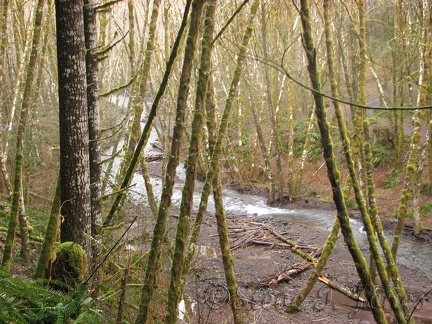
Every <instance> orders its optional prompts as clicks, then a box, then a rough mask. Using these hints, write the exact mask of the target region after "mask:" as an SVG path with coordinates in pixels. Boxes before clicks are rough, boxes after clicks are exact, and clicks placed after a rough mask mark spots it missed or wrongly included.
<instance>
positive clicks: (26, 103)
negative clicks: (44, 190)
mask: <svg viewBox="0 0 432 324" xmlns="http://www.w3.org/2000/svg"><path fill="white" fill-rule="evenodd" d="M34 5H35V7H34V9H35V10H36V13H35V19H34V25H33V34H32V35H29V39H30V44H29V46H30V54H29V55H30V57H29V61H28V65H26V66H25V69H26V70H27V73H26V74H25V75H23V84H24V87H23V93H22V97H23V101H22V103H21V107H20V108H21V109H20V111H21V112H20V121H19V125H18V133H17V139H16V153H15V154H16V155H15V169H14V189H13V194H12V206H11V214H10V220H9V228H8V234H7V237H6V243H5V250H4V253H3V261H2V266H3V267H5V268H6V269H9V268H10V262H11V258H12V246H13V243H14V237H15V229H16V226H17V225H18V219H19V223H20V227H21V235H22V240H21V244H22V247H21V256H22V257H23V258H24V260H26V259H28V257H29V246H28V244H29V242H28V237H29V233H28V226H27V219H26V218H23V217H25V213H24V214H23V213H20V208H24V206H20V202H23V200H21V199H20V198H22V197H21V195H22V192H23V188H22V177H23V168H24V136H25V132H26V127H27V119H28V115H29V110H30V108H31V104H32V101H33V96H34V84H35V80H36V70H37V69H36V65H37V63H38V53H39V44H40V40H41V26H42V18H43V11H44V6H45V1H44V0H39V1H37V2H36V3H35V4H34ZM23 67H24V66H23ZM19 90H20V89H17V90H16V91H19ZM20 216H21V217H20Z"/></svg>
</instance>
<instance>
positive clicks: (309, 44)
mask: <svg viewBox="0 0 432 324" xmlns="http://www.w3.org/2000/svg"><path fill="white" fill-rule="evenodd" d="M300 17H301V20H302V25H303V45H304V48H305V52H306V55H307V59H308V63H309V64H308V70H309V76H310V79H311V83H312V87H313V89H314V90H315V91H317V92H313V96H314V100H315V109H316V114H317V118H318V126H319V129H320V133H321V144H322V146H323V151H324V153H323V154H324V158H325V161H326V165H327V172H328V178H329V180H330V183H331V185H332V190H333V200H334V202H335V205H336V209H337V212H338V214H337V215H338V219H339V222H340V225H341V230H342V234H343V236H344V240H345V243H346V244H347V246H348V249H349V252H350V253H351V255H352V257H353V260H354V262H355V265H356V268H357V272H358V274H359V276H360V279H361V281H362V283H363V286H364V287H366V288H365V289H366V296H367V298H368V300H369V303H370V304H371V305H375V306H376V307H373V308H372V312H373V315H374V318H375V320H376V321H377V322H378V323H387V320H386V318H385V314H384V311H383V309H382V307H381V306H380V304H379V300H378V296H377V294H376V291H375V288H374V285H373V282H372V280H371V277H370V273H369V271H368V269H367V264H366V260H365V258H364V256H363V254H362V253H361V251H360V248H359V246H358V244H357V241H356V240H355V238H354V235H353V232H352V228H351V225H350V223H349V216H348V213H347V209H346V207H345V204H344V201H343V194H342V190H341V187H340V184H339V171H338V170H337V167H336V163H335V158H334V155H333V143H332V141H331V138H330V132H329V125H328V122H327V114H326V110H325V105H324V99H323V97H322V96H320V95H319V93H320V92H321V84H320V81H319V74H318V68H317V63H316V49H315V45H314V42H313V39H312V26H311V17H310V13H309V3H308V1H307V0H301V10H300Z"/></svg>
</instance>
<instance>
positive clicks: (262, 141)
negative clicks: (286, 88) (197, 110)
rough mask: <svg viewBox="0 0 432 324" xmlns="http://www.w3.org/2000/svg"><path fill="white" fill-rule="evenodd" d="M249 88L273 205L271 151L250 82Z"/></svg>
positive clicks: (270, 199)
mask: <svg viewBox="0 0 432 324" xmlns="http://www.w3.org/2000/svg"><path fill="white" fill-rule="evenodd" d="M247 86H248V98H249V108H250V110H251V112H252V116H253V120H254V124H255V128H256V132H257V137H258V143H259V147H260V149H261V154H262V156H263V160H264V175H265V177H266V183H267V185H266V186H267V190H268V192H269V194H268V199H267V203H268V204H270V205H272V204H274V202H275V184H274V177H273V169H272V166H271V158H270V150H269V149H268V148H267V145H266V142H265V138H264V133H263V128H262V125H261V121H262V120H261V118H260V116H261V114H259V113H258V112H257V111H256V108H255V104H254V100H253V98H252V93H251V91H252V90H251V83H250V82H248V84H247Z"/></svg>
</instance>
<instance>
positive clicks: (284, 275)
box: [268, 262, 313, 286]
mask: <svg viewBox="0 0 432 324" xmlns="http://www.w3.org/2000/svg"><path fill="white" fill-rule="evenodd" d="M312 265H313V263H312V262H307V263H305V264H295V265H293V266H291V267H289V268H288V269H286V270H284V271H282V272H281V273H279V274H278V275H277V276H275V277H274V278H273V279H271V280H270V281H269V282H268V285H269V286H272V285H276V284H278V283H279V282H281V281H285V280H286V279H291V276H294V275H297V274H299V273H301V272H303V271H305V270H307V269H309V268H310V267H311V266H312Z"/></svg>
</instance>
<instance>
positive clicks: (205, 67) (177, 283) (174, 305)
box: [166, 1, 216, 323]
mask: <svg viewBox="0 0 432 324" xmlns="http://www.w3.org/2000/svg"><path fill="white" fill-rule="evenodd" d="M215 12H216V1H211V2H209V3H208V4H207V10H206V15H205V21H204V26H205V27H204V34H203V38H202V44H201V48H202V52H201V65H200V68H199V70H198V81H197V90H196V98H195V111H194V117H193V121H192V133H191V138H190V144H189V154H188V158H187V162H186V165H187V166H186V179H185V184H184V187H183V192H182V199H181V204H180V213H179V219H178V224H177V234H176V240H175V250H174V256H173V262H172V267H171V280H170V287H169V291H168V303H167V311H168V313H167V316H166V323H175V322H176V320H177V315H178V304H179V302H180V300H181V298H182V293H183V290H182V284H183V285H184V284H185V283H182V282H181V278H182V273H183V265H184V259H185V253H186V250H187V238H188V235H189V228H190V226H189V223H190V217H191V211H192V205H193V195H194V192H195V180H196V175H197V167H198V159H199V154H200V148H201V147H202V143H201V138H202V134H203V126H204V113H205V112H204V110H205V99H206V93H207V85H208V78H209V74H210V68H211V49H212V39H213V31H214V17H215Z"/></svg>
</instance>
